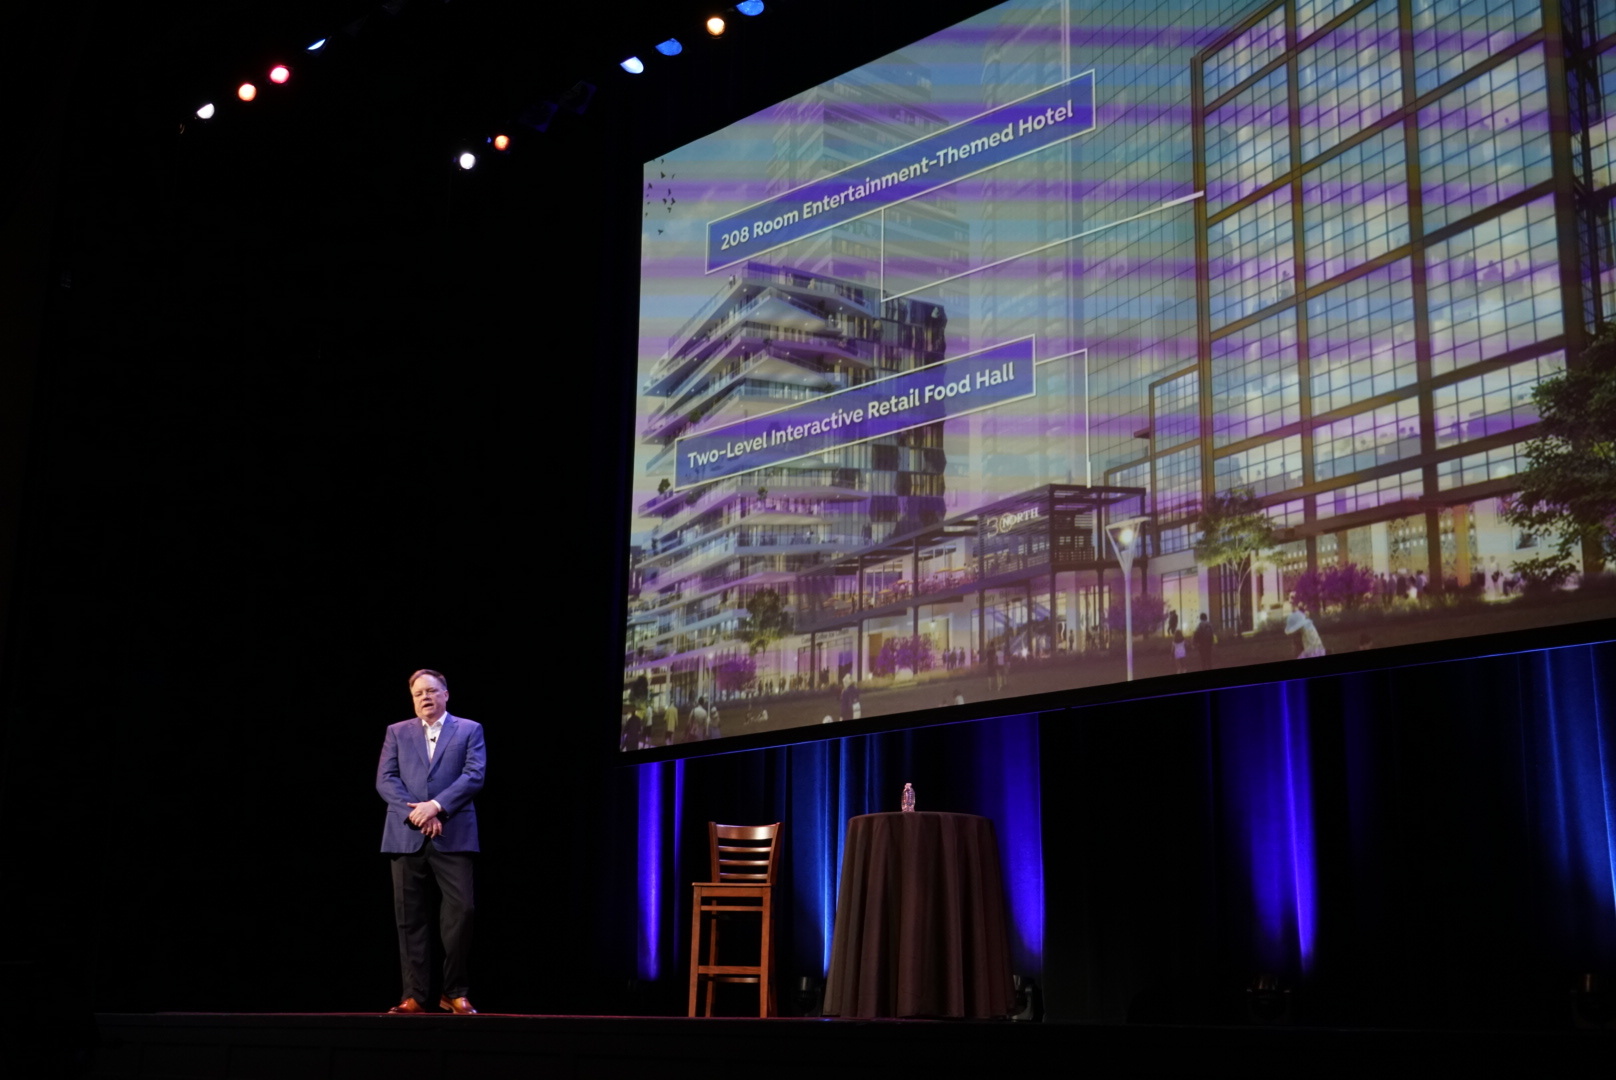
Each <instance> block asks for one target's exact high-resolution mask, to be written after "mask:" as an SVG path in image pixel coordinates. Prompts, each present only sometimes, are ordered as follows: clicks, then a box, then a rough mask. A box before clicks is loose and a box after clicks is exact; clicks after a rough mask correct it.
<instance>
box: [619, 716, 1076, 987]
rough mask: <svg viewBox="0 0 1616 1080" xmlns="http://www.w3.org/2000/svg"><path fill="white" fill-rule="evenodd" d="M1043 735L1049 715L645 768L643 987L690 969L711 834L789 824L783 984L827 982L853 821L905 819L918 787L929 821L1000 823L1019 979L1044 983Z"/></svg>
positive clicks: (640, 921) (781, 906)
mask: <svg viewBox="0 0 1616 1080" xmlns="http://www.w3.org/2000/svg"><path fill="white" fill-rule="evenodd" d="M1038 735H1039V731H1038V717H1037V716H1034V715H1027V716H1012V717H1005V718H1001V719H997V720H985V721H977V722H973V723H967V724H956V725H948V726H946V727H937V728H924V729H918V730H911V731H899V732H891V733H887V734H881V735H863V736H854V737H850V738H845V739H830V740H826V741H824V742H817V743H806V744H802V745H797V746H787V747H780V748H777V749H769V750H758V751H751V752H747V753H739V754H724V755H717V756H713V757H705V758H695V759H691V760H688V761H686V762H683V763H681V764H680V765H678V766H672V765H668V764H666V763H664V764H656V765H642V766H638V767H637V771H638V778H637V779H638V796H639V808H640V815H639V818H638V819H637V820H638V827H639V834H638V858H637V862H636V867H637V874H638V896H637V903H638V912H637V920H636V925H637V926H638V928H639V940H640V953H639V957H638V963H639V972H640V975H641V978H645V979H655V978H657V977H658V975H664V976H665V975H667V974H669V973H672V972H674V971H675V970H676V969H679V970H682V966H683V963H684V962H685V958H684V957H683V955H682V952H681V946H683V939H682V935H681V934H680V932H679V930H678V928H679V927H680V926H683V925H684V922H685V920H688V917H689V896H688V895H687V894H688V882H690V881H693V880H697V875H701V876H702V877H705V875H706V872H707V868H706V866H705V862H706V858H707V854H706V840H705V835H706V828H707V822H708V821H726V822H736V823H761V822H765V821H773V820H780V821H782V822H784V823H785V837H786V847H785V864H784V866H783V867H782V871H781V881H780V885H781V890H782V891H781V895H782V900H785V901H788V902H784V903H782V902H777V905H776V913H777V914H776V919H777V922H778V925H779V932H780V937H779V938H777V948H778V949H779V950H780V960H781V965H782V966H781V971H782V974H784V975H785V976H787V977H791V976H794V975H810V976H814V977H820V978H822V977H824V975H825V974H826V972H827V969H828V968H829V964H830V949H831V937H832V933H833V931H834V928H835V919H836V897H837V892H838V890H839V888H840V874H841V865H842V846H843V842H844V839H845V837H846V834H847V822H848V820H849V819H850V818H853V817H856V816H858V815H860V814H868V813H874V812H878V811H886V810H896V809H898V803H899V796H900V795H901V793H902V790H903V785H904V784H905V783H913V784H914V785H915V787H916V790H917V791H918V792H919V796H920V808H921V809H923V810H951V811H959V812H963V813H977V814H982V815H984V816H987V817H990V818H992V819H993V821H994V824H995V827H996V831H997V833H998V836H999V843H1000V847H1001V853H1002V855H1003V857H1004V860H1003V861H1004V869H1005V878H1006V880H1005V888H1006V899H1007V901H1008V906H1009V911H1010V917H1011V922H1012V925H1011V927H1010V931H1011V938H1012V949H1013V956H1014V960H1015V963H1016V965H1017V970H1018V971H1020V972H1025V973H1027V974H1034V975H1036V974H1038V973H1039V972H1040V965H1041V963H1042V942H1043V918H1044V914H1043V913H1044V896H1043V853H1042V822H1041V799H1040V795H1039V791H1040V780H1039V738H1038ZM674 769H677V772H670V770H674ZM670 776H674V777H676V778H677V779H676V780H670ZM670 788H672V789H676V792H677V797H670V794H669V789H670ZM676 846H677V847H679V848H680V851H679V853H678V854H672V853H673V852H674V850H675V847H676ZM788 943H789V947H788ZM684 947H686V948H687V947H688V946H684ZM653 973H654V974H653Z"/></svg>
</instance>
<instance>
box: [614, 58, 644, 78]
mask: <svg viewBox="0 0 1616 1080" xmlns="http://www.w3.org/2000/svg"><path fill="white" fill-rule="evenodd" d="M617 66H618V67H620V68H622V69H623V70H624V71H626V72H628V73H629V74H630V75H638V74H639V73H640V72H642V71H644V70H645V61H644V60H641V59H640V58H639V57H638V56H631V57H629V58H628V59H627V60H624V61H623V62H622V63H621V64H619V65H617Z"/></svg>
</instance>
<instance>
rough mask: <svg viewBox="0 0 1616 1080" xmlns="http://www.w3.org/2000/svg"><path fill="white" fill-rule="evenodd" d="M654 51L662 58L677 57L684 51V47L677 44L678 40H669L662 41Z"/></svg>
mask: <svg viewBox="0 0 1616 1080" xmlns="http://www.w3.org/2000/svg"><path fill="white" fill-rule="evenodd" d="M656 51H657V52H659V53H661V54H662V55H663V56H678V55H679V54H680V53H682V52H684V51H685V47H684V46H683V45H681V44H679V39H678V38H669V39H668V40H667V41H664V42H663V43H662V44H660V45H658V46H657V47H656Z"/></svg>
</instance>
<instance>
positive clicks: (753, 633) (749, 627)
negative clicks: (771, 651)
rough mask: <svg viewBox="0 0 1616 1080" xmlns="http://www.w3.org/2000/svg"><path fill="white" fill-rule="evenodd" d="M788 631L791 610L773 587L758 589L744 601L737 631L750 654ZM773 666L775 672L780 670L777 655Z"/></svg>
mask: <svg viewBox="0 0 1616 1080" xmlns="http://www.w3.org/2000/svg"><path fill="white" fill-rule="evenodd" d="M790 633H791V612H789V611H787V610H786V604H785V601H784V600H783V599H782V598H781V596H780V594H779V593H778V592H775V591H774V590H773V589H759V590H758V591H757V592H755V593H753V594H752V598H751V599H750V600H748V601H747V602H746V620H745V621H744V622H742V623H741V627H740V630H739V632H738V636H739V637H740V639H741V640H742V641H744V642H746V646H747V650H748V651H749V652H750V653H751V655H753V656H756V655H757V654H758V653H760V652H762V651H763V650H765V649H767V648H768V647H769V646H770V645H772V644H774V643H775V642H777V641H779V640H780V639H782V638H784V637H785V636H786V635H788V634H790ZM774 666H775V670H776V671H777V672H778V671H780V669H781V664H780V658H779V657H778V656H776V657H775V662H774Z"/></svg>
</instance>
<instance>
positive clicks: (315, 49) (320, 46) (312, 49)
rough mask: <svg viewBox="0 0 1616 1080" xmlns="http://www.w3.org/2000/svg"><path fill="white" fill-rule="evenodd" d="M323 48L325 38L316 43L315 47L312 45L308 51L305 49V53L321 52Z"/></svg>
mask: <svg viewBox="0 0 1616 1080" xmlns="http://www.w3.org/2000/svg"><path fill="white" fill-rule="evenodd" d="M323 48H325V38H321V39H320V40H319V41H316V42H315V43H314V44H313V45H310V46H309V47H308V48H307V49H305V50H304V52H319V51H320V50H321V49H323Z"/></svg>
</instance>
